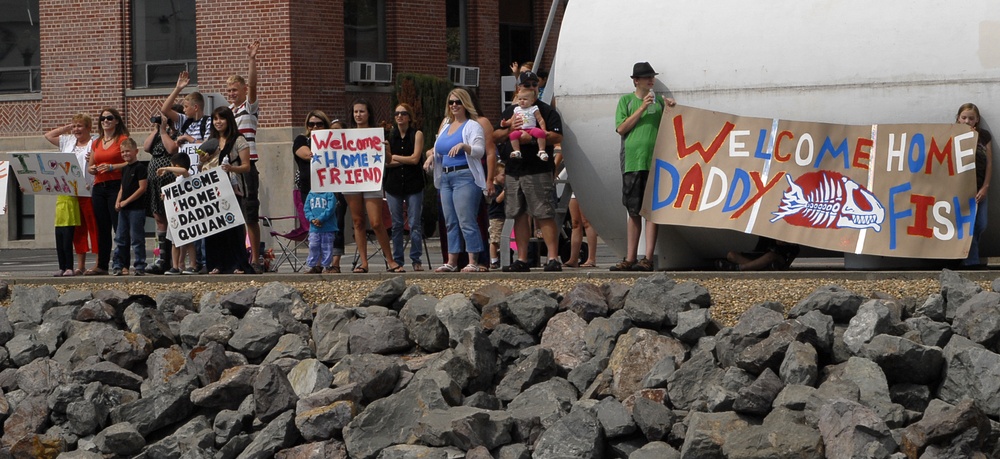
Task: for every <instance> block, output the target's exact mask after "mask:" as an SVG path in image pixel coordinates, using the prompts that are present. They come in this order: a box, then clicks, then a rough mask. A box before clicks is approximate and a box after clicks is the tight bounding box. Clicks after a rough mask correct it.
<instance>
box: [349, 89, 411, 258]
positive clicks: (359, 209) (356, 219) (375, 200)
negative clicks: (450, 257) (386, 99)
mask: <svg viewBox="0 0 1000 459" xmlns="http://www.w3.org/2000/svg"><path fill="white" fill-rule="evenodd" d="M351 113H352V114H353V115H354V116H352V117H351V125H350V127H351V128H353V129H364V128H371V127H374V126H372V125H371V113H372V104H371V103H370V102H368V101H367V100H365V99H355V100H354V102H353V103H351ZM388 160H389V158H388V157H387V158H386V161H388ZM344 199H346V200H347V206H348V207H349V208H350V209H351V222H352V223H353V224H354V242H355V243H356V244H358V257H359V258H358V264H357V266H355V267H354V272H355V273H367V272H368V239H367V238H366V237H365V214H367V216H368V224H369V225H370V226H371V229H372V232H373V233H375V238H376V239H377V240H378V245H379V247H380V248H381V249H382V255H383V256H384V257H385V259H386V266H387V269H386V271H388V272H391V273H405V272H406V270H404V269H403V265H401V264H399V263H396V261H395V260H393V259H392V256H390V254H391V253H392V249H391V248H390V247H389V233H388V232H387V231H386V229H385V225H384V224H383V222H382V192H381V191H365V192H352V193H344Z"/></svg>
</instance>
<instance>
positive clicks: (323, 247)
mask: <svg viewBox="0 0 1000 459" xmlns="http://www.w3.org/2000/svg"><path fill="white" fill-rule="evenodd" d="M336 234H337V233H336V232H333V231H331V232H328V233H321V232H319V231H310V232H309V257H308V258H306V266H308V267H310V268H312V267H315V266H322V267H324V268H328V267H330V266H331V265H333V237H334V236H335V235H336ZM321 262H322V264H320V263H321Z"/></svg>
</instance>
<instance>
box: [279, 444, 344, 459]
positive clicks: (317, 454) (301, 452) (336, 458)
mask: <svg viewBox="0 0 1000 459" xmlns="http://www.w3.org/2000/svg"><path fill="white" fill-rule="evenodd" d="M274 459H348V457H347V448H346V447H345V446H344V444H343V443H342V442H339V441H337V440H329V441H323V442H314V443H307V444H305V445H299V446H295V447H292V448H288V449H283V450H281V451H278V452H277V453H275V455H274Z"/></svg>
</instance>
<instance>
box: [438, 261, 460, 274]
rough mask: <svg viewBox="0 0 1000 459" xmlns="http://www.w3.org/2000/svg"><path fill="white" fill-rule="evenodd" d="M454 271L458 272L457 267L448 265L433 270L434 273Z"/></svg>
mask: <svg viewBox="0 0 1000 459" xmlns="http://www.w3.org/2000/svg"><path fill="white" fill-rule="evenodd" d="M456 271H458V267H457V266H452V265H449V264H448V263H445V264H443V265H441V266H438V268H437V269H435V270H434V272H436V273H453V272H456Z"/></svg>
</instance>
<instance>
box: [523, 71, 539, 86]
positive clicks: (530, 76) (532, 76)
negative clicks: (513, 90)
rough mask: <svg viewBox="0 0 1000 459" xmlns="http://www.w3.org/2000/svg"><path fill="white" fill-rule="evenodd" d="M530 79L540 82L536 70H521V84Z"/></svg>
mask: <svg viewBox="0 0 1000 459" xmlns="http://www.w3.org/2000/svg"><path fill="white" fill-rule="evenodd" d="M529 81H534V82H535V83H538V75H535V72H531V71H528V72H521V77H520V84H522V85H523V84H525V83H527V82H529Z"/></svg>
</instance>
